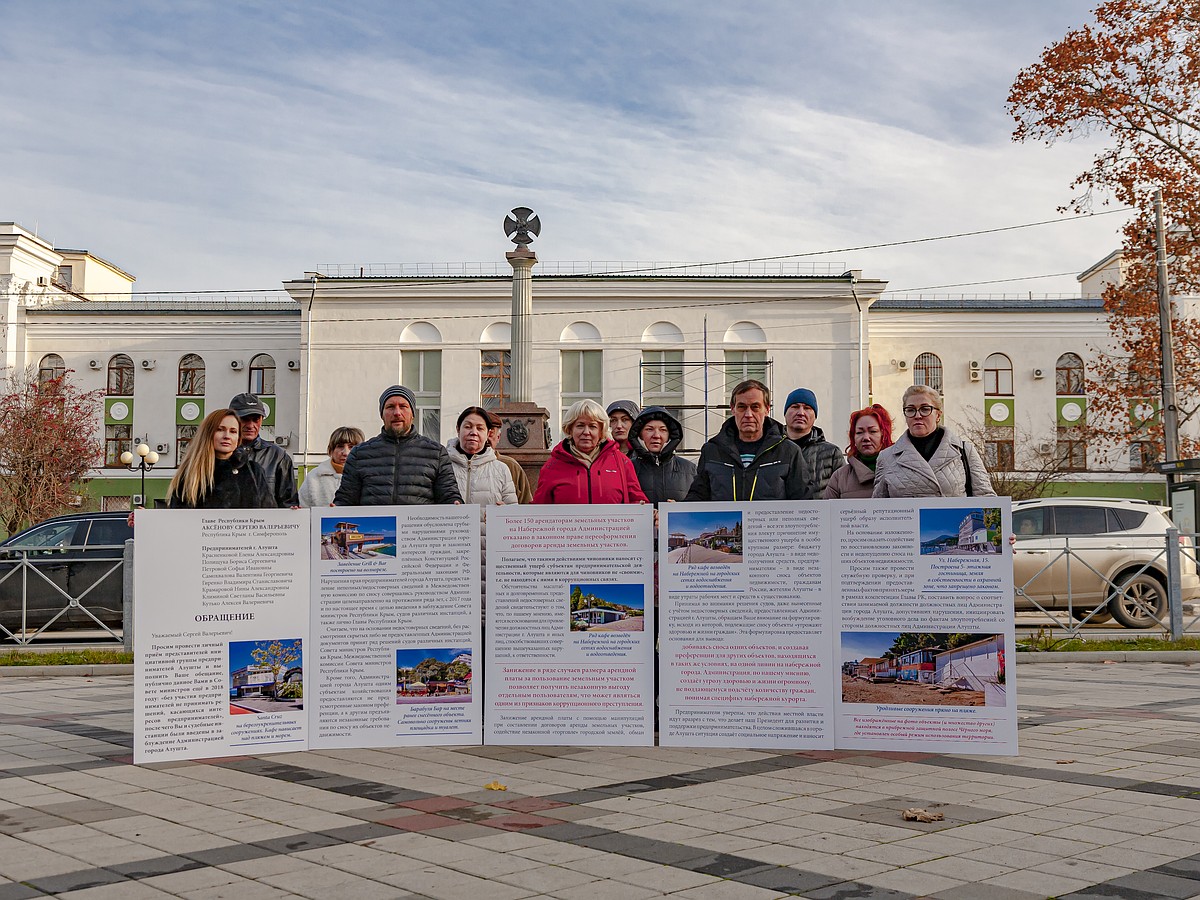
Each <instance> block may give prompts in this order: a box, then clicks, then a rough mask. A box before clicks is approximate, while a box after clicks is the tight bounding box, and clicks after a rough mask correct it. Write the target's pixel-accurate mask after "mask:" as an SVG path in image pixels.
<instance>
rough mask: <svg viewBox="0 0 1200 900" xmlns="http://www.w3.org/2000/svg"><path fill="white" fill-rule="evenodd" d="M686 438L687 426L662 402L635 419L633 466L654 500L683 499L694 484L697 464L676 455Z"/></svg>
mask: <svg viewBox="0 0 1200 900" xmlns="http://www.w3.org/2000/svg"><path fill="white" fill-rule="evenodd" d="M682 440H683V426H682V425H681V424H680V423H679V420H678V419H676V418H675V417H674V416H673V415H671V414H670V413H669V412H667V411H666V410H665V409H663V408H662V407H661V406H651V407H650V408H649V409H647V410H645V411H643V412H642V414H641V415H639V416H638V417H637V419H635V420H634V423H633V428H631V429H630V431H629V444H630V447H631V448H632V449H633V470H634V471H635V472H637V477H638V482H639V483H640V484H641V485H642V491H643V492H644V493H645V494H646V497H647V499H648V500H649V501H650V502H651V503H654V504H658V503H666V502H667V501H668V500H682V499H683V498H684V497H686V496H687V492H688V488H690V487H691V486H692V479H693V478H695V477H696V464H695V463H694V462H692V461H691V460H690V459H684V458H683V457H682V456H676V455H675V451H676V450H678V449H679V444H680V442H681V441H682Z"/></svg>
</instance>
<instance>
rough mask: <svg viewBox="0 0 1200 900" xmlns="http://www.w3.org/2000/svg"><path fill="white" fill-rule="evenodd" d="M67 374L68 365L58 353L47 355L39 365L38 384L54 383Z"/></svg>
mask: <svg viewBox="0 0 1200 900" xmlns="http://www.w3.org/2000/svg"><path fill="white" fill-rule="evenodd" d="M66 374H67V364H66V363H65V362H63V358H62V357H61V356H59V355H58V354H57V353H47V354H46V355H45V356H43V357H42V361H41V363H39V364H38V383H39V384H41V383H43V382H46V381H53V380H54V379H56V378H62V377H63V376H64V375H66Z"/></svg>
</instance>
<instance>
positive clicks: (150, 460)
mask: <svg viewBox="0 0 1200 900" xmlns="http://www.w3.org/2000/svg"><path fill="white" fill-rule="evenodd" d="M133 450H134V453H136V454H137V455H138V457H139V459H138V464H137V465H136V466H135V465H134V464H133V460H134V456H133V453H130V452H129V451H128V450H126V451H125V452H124V453H122V454H121V465H123V466H127V467H128V468H129V471H130V472H141V474H142V505H143V506H145V505H146V470H147V469H153V468H154V464H155V463H157V462H158V454H157V453H155V452H154V451H153V450H151V449H150V447H149V445H147V444H138V445H137V446H136V447H134V448H133Z"/></svg>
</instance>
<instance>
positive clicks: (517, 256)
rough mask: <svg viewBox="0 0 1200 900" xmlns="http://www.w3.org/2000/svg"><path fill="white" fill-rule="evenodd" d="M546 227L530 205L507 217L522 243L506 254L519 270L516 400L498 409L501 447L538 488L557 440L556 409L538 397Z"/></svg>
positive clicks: (513, 358)
mask: <svg viewBox="0 0 1200 900" xmlns="http://www.w3.org/2000/svg"><path fill="white" fill-rule="evenodd" d="M541 230H542V224H541V221H540V220H539V219H538V217H537V216H536V215H534V214H533V210H532V209H529V208H528V207H525V206H518V207H517V208H516V209H514V210H513V211H512V212H511V213H509V215H508V216H507V217H506V218H505V220H504V233H505V234H506V235H508V236H509V237H510V238H511V239H512V242H513V243H514V244H516V245H517V249H516V250H512V251H510V252H508V253H506V254H504V258H505V259H506V260H508V264H509V265H510V266H512V270H513V276H512V320H511V323H510V327H511V334H512V338H511V340H512V344H511V347H510V349H509V355H510V366H511V380H510V381H509V397H510V399H509V400H508V401H507V402H506V403H504V404H502V405H501V406H500V407H499V408H498V409H495V410H493V412H495V413H496V415H498V416H499V417H500V418H501V419H502V420H503V423H504V424H503V425H502V426H501V428H500V446H499V448H498V449H499V450H501V451H502V452H503V453H504V454H505V455H506V456H511V457H512V458H513V459H515V460H517V462H519V463H520V464H521V466H522V468H524V469H525V474H526V475H528V476H529V481H530V483H531V484H532V485H533V486H534V487H536V486H537V477H538V472H539V471H541V468H542V464H543V463H544V462H545V461H546V460H547V459H548V458H549V456H550V446H551V443H552V442H551V440H550V429H549V427H548V423H549V421H550V413H548V412H547V411H546V410H545V409H543V408H542V407H540V406H538V405H537V404H536V403H535V402H534V401H533V267H534V266H535V265H537V254H536V253H534V252H533V251H532V250H530V249H529V244H530V243H531V242H532V241H533V239H534V237H536V236H537V235H538V234H539V233H540V232H541Z"/></svg>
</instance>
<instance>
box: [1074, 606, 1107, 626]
mask: <svg viewBox="0 0 1200 900" xmlns="http://www.w3.org/2000/svg"><path fill="white" fill-rule="evenodd" d="M1071 618H1073V619H1075V620H1076V621H1078V622H1082V621H1083V620H1084V619H1087V624H1089V625H1103V624H1104V623H1105V622H1111V621H1112V613H1110V612H1108V611H1107V610H1106V609H1105V608H1104V607H1103V606H1102V607H1100V609H1098V610H1094V609H1093V608H1092V607H1090V606H1076V607H1073V608H1072V609H1071Z"/></svg>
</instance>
